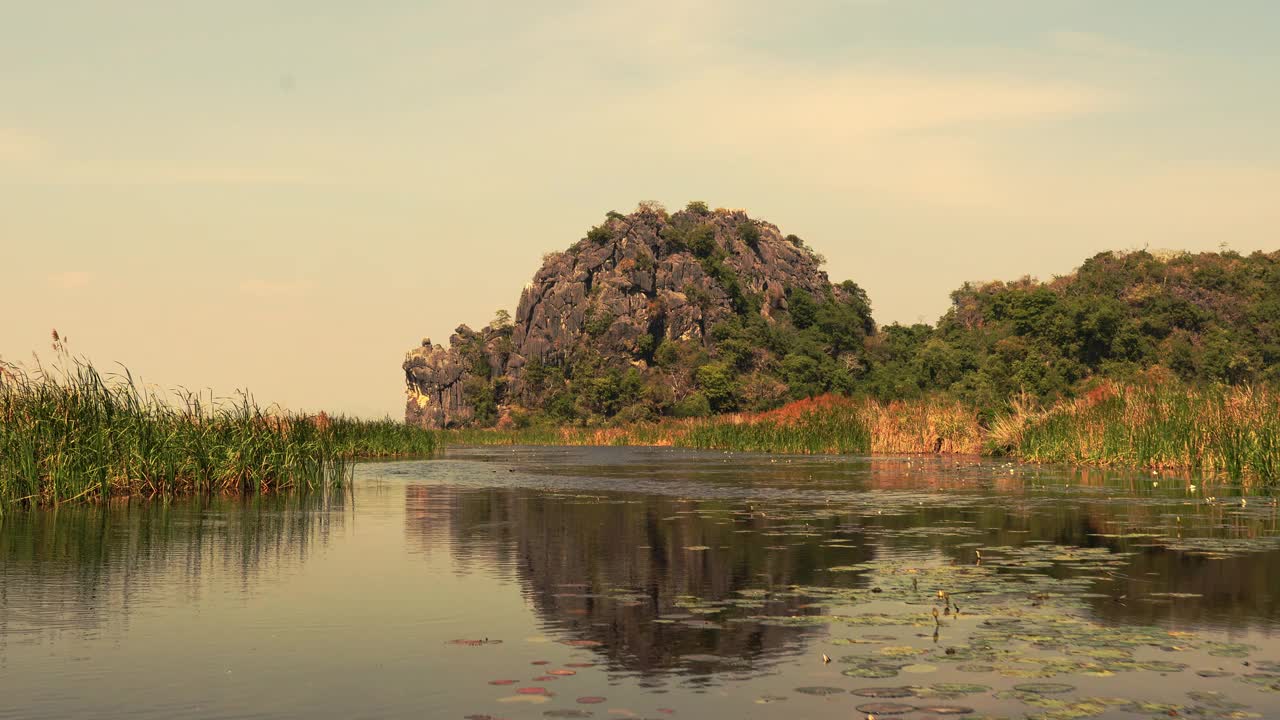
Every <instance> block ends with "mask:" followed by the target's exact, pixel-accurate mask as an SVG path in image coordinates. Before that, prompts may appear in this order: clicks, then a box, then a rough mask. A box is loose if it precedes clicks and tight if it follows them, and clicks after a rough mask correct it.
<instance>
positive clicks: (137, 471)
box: [0, 360, 435, 507]
mask: <svg viewBox="0 0 1280 720" xmlns="http://www.w3.org/2000/svg"><path fill="white" fill-rule="evenodd" d="M434 449H435V436H434V434H433V433H431V432H428V431H425V430H420V429H415V428H410V427H407V426H405V425H402V424H400V423H396V422H392V421H390V420H385V421H377V422H367V421H360V420H352V419H346V418H330V417H328V416H326V415H324V414H321V415H318V416H306V415H300V414H289V413H283V414H281V413H267V412H264V411H263V410H262V409H261V408H259V407H258V406H257V405H256V404H255V403H254V402H253V401H252V399H251V398H249V397H248V396H247V395H242V396H241V397H240V398H238V399H237V400H235V401H225V402H214V401H212V400H209V399H206V398H202V397H201V396H199V395H195V394H190V393H186V394H182V395H181V396H180V400H179V402H177V403H169V402H166V401H164V400H162V399H161V398H159V397H158V396H157V395H156V394H155V393H153V392H150V391H146V390H143V389H142V388H140V387H139V385H138V384H137V383H136V382H134V380H133V378H132V377H131V376H129V375H128V374H127V372H126V373H125V374H124V375H123V376H122V377H120V378H115V379H107V378H104V377H103V376H102V375H101V374H100V373H99V372H98V371H97V370H96V369H95V368H94V367H93V366H92V365H91V364H89V363H87V362H83V361H78V360H73V361H70V362H69V363H67V364H64V367H63V369H61V370H56V371H55V370H48V369H45V368H43V367H41V368H38V369H36V370H35V371H32V372H26V371H22V370H18V369H17V368H13V367H8V366H0V507H3V505H9V504H14V503H20V504H57V503H62V502H67V501H71V500H80V499H103V498H108V497H112V496H119V495H178V494H192V493H215V492H216V493H240V494H244V493H263V492H271V491H279V490H290V489H312V490H314V489H321V488H323V489H331V488H334V487H340V486H342V484H343V483H344V482H345V481H346V479H347V478H348V476H349V474H350V471H351V468H352V464H353V461H355V460H356V459H358V458H368V457H386V456H403V455H427V454H430V453H431V452H432V451H433V450H434Z"/></svg>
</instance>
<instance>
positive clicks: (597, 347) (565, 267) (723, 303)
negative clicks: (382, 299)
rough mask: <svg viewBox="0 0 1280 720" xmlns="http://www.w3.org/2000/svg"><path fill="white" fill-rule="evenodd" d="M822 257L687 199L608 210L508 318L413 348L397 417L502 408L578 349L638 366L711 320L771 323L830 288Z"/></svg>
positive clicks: (757, 224) (445, 422)
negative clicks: (796, 301)
mask: <svg viewBox="0 0 1280 720" xmlns="http://www.w3.org/2000/svg"><path fill="white" fill-rule="evenodd" d="M820 262H821V260H820V258H819V257H817V256H816V255H815V254H813V253H812V252H811V251H809V250H808V249H807V248H805V247H804V245H803V243H802V242H801V241H800V240H799V239H798V238H796V237H795V236H786V237H784V236H783V235H782V233H781V232H780V231H779V230H778V228H777V227H775V226H773V225H771V224H769V223H766V222H761V221H758V220H753V219H751V218H749V217H748V216H747V215H746V213H744V212H742V211H737V210H733V211H731V210H723V209H721V210H715V211H711V210H708V209H706V208H705V207H703V206H701V205H700V204H696V203H695V204H691V205H690V207H689V208H687V209H686V210H682V211H680V212H677V213H674V214H670V215H669V214H668V213H667V212H666V211H664V210H662V209H661V208H660V207H657V206H652V205H642V206H641V208H640V209H638V210H637V211H636V212H634V213H632V214H630V215H625V216H624V215H620V214H617V213H610V215H609V218H608V219H607V220H606V221H605V222H604V223H603V224H602V225H600V226H598V227H596V228H593V229H592V230H591V231H590V232H589V233H588V235H587V237H585V238H583V239H582V240H579V241H578V242H577V243H575V244H574V245H573V246H572V247H570V248H569V249H568V250H566V251H564V252H559V253H551V254H549V255H547V256H546V257H545V259H544V262H543V264H542V267H541V268H540V269H539V270H538V272H537V273H536V274H535V275H534V277H533V281H532V282H531V283H530V284H529V285H527V286H526V287H525V289H524V292H523V293H522V294H521V296H520V301H519V304H518V305H517V307H516V312H515V315H514V317H511V318H510V319H509V321H506V319H505V318H504V319H503V321H499V322H496V323H495V324H493V325H490V326H489V327H486V328H484V329H482V330H480V331H474V330H471V329H469V328H467V327H466V326H462V327H459V328H458V329H457V331H456V332H455V334H454V335H453V336H452V337H451V338H450V343H449V346H448V347H443V346H441V345H433V344H432V343H431V342H430V340H424V341H423V343H422V346H421V347H419V348H414V349H413V350H411V351H410V352H409V353H408V355H407V357H406V359H405V361H404V366H403V367H404V371H405V380H406V383H407V389H408V403H407V406H406V411H405V418H406V420H407V421H408V422H410V423H414V424H417V425H422V426H425V427H449V426H458V425H465V424H467V423H469V422H471V421H472V420H473V419H475V418H476V416H477V412H483V413H486V414H492V413H495V412H496V413H498V414H501V412H502V410H503V409H504V408H507V407H511V406H520V405H523V404H526V403H527V402H528V401H529V399H530V396H531V393H532V392H533V391H534V388H531V387H530V383H529V382H528V381H527V380H528V378H527V377H526V376H527V374H528V372H527V371H528V368H529V367H530V366H531V365H534V366H536V367H538V368H539V371H538V377H541V375H542V372H543V370H544V369H545V368H548V367H552V368H555V367H565V366H566V365H567V364H569V363H571V362H572V361H573V360H574V358H575V357H580V356H582V355H583V354H584V353H590V354H591V357H593V358H599V362H600V363H603V364H604V365H606V366H612V367H618V368H637V369H639V370H640V371H641V372H644V371H646V370H648V369H649V368H650V366H651V364H652V363H653V361H654V352H655V350H656V349H657V348H658V347H659V346H661V345H662V344H663V343H664V342H669V341H683V342H686V343H703V344H705V343H706V342H707V338H708V334H709V333H710V331H711V329H712V328H713V327H715V326H716V325H717V324H718V323H721V322H724V321H727V320H730V319H731V318H734V317H735V316H744V315H750V314H759V315H760V316H762V317H763V318H765V319H766V320H769V321H772V319H773V318H774V316H775V315H776V314H778V313H779V312H785V310H786V308H787V303H788V295H789V293H793V292H795V291H797V290H803V291H805V292H806V293H808V294H809V295H810V296H812V297H831V296H832V295H833V293H834V294H835V295H837V296H838V295H840V294H841V293H842V292H843V290H842V288H841V287H840V286H834V287H833V286H832V285H831V283H830V282H829V280H828V279H827V276H826V273H824V272H823V271H822V270H820V269H819V263H820ZM486 388H487V389H486ZM477 403H485V404H493V405H494V406H495V407H486V408H478V407H477Z"/></svg>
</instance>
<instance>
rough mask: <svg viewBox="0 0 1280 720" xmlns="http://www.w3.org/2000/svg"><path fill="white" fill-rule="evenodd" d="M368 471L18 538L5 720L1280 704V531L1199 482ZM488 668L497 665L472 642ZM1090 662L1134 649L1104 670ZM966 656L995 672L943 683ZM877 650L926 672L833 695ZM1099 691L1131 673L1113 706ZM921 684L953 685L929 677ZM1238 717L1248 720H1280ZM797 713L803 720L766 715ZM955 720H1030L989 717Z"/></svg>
mask: <svg viewBox="0 0 1280 720" xmlns="http://www.w3.org/2000/svg"><path fill="white" fill-rule="evenodd" d="M358 472H359V476H360V480H359V482H358V484H357V487H356V491H355V494H354V496H351V497H347V498H335V499H331V500H328V501H326V499H324V498H310V499H307V498H296V497H293V498H265V499H254V500H249V501H244V502H241V501H231V500H224V499H212V500H195V501H191V502H179V503H172V504H163V503H150V504H147V503H132V504H130V503H125V504H118V505H112V506H107V507H99V508H94V507H76V508H61V509H58V510H55V511H38V512H27V513H13V514H9V515H6V516H4V517H3V518H0V687H3V688H5V692H4V693H0V719H7V718H10V717H14V718H17V717H22V718H29V717H38V718H55V717H71V716H82V715H86V714H95V715H98V716H111V717H114V716H121V717H123V716H129V717H134V718H156V719H157V720H158V719H159V718H162V717H163V718H172V717H297V716H307V717H325V718H328V717H333V718H338V717H350V716H362V717H406V716H423V715H424V714H425V715H426V716H429V717H466V716H468V715H479V716H485V715H490V716H493V717H503V718H510V719H511V720H516V719H517V718H537V717H543V715H542V713H543V711H544V710H551V711H567V710H572V709H577V708H576V698H578V697H589V696H593V695H607V696H608V697H609V703H610V705H607V706H604V707H602V708H600V710H601V712H597V714H596V717H603V716H604V712H607V711H608V710H612V709H614V708H615V707H616V708H618V709H620V710H625V711H632V710H634V712H635V713H636V716H638V717H655V716H658V715H659V714H660V713H659V711H658V708H661V707H669V708H676V707H678V708H679V712H680V714H681V716H688V717H716V716H754V717H761V718H767V719H770V720H777V719H779V718H785V717H848V715H849V710H850V706H849V704H848V699H849V698H850V697H851V696H849V695H847V694H845V695H844V696H843V697H844V701H843V704H841V703H837V702H835V700H832V701H831V702H829V703H828V702H827V701H826V700H824V699H823V698H822V697H819V696H806V695H804V693H802V692H798V691H797V688H802V687H807V688H808V689H814V687H815V686H836V687H837V688H838V689H840V692H843V693H847V692H848V690H849V689H854V688H858V687H866V686H871V685H876V686H878V685H897V684H902V685H906V684H911V685H916V684H921V685H924V684H929V683H937V682H943V683H956V682H970V683H971V682H972V681H975V680H976V681H978V682H979V683H980V684H981V685H982V686H986V685H990V686H991V687H992V689H993V691H1007V690H1009V689H1010V688H1011V687H1013V686H1014V685H1015V684H1017V683H1020V682H1022V681H1024V680H1025V679H1026V678H1027V677H1029V676H1023V675H1016V674H1010V673H1011V672H1012V673H1017V672H1022V671H1024V670H1025V667H1028V666H1034V667H1035V668H1042V667H1043V665H1034V663H1035V662H1037V661H1052V662H1053V663H1057V665H1056V666H1055V667H1058V668H1061V667H1063V663H1077V664H1072V665H1070V667H1071V669H1070V670H1055V671H1054V672H1059V675H1057V676H1056V678H1057V680H1067V681H1069V682H1071V683H1073V684H1079V685H1082V686H1083V685H1090V687H1089V688H1088V689H1087V692H1089V693H1091V694H1093V695H1097V696H1114V695H1117V694H1122V693H1128V692H1131V691H1133V692H1135V693H1136V692H1137V690H1138V689H1141V690H1142V695H1143V697H1146V698H1162V697H1163V694H1164V693H1167V691H1166V689H1165V686H1166V685H1167V684H1168V683H1169V682H1170V680H1169V678H1171V677H1173V675H1172V673H1173V672H1182V673H1183V674H1182V675H1180V676H1178V681H1179V683H1186V684H1188V688H1187V689H1188V690H1189V689H1190V688H1191V686H1192V685H1195V684H1196V683H1200V686H1199V689H1202V690H1206V691H1207V690H1213V691H1215V692H1216V691H1217V690H1224V689H1225V690H1231V689H1235V688H1236V686H1237V685H1238V686H1241V687H1244V684H1243V683H1238V682H1236V681H1235V680H1233V679H1230V678H1228V679H1225V680H1224V679H1221V678H1218V677H1217V676H1213V677H1210V676H1200V675H1197V674H1196V672H1197V671H1199V670H1205V669H1208V670H1221V671H1222V672H1228V671H1234V672H1236V673H1238V674H1240V675H1243V674H1245V673H1247V672H1252V671H1250V670H1241V669H1240V666H1239V662H1240V660H1241V659H1242V658H1241V657H1239V656H1235V655H1225V656H1223V655H1214V654H1213V652H1214V651H1222V650H1224V648H1223V647H1222V645H1221V642H1220V641H1222V640H1224V639H1230V640H1236V639H1239V640H1240V641H1242V642H1245V643H1253V644H1256V645H1257V646H1258V648H1257V649H1256V653H1255V651H1253V650H1250V651H1249V652H1251V653H1255V654H1253V655H1249V657H1248V659H1249V661H1250V662H1252V663H1253V666H1252V668H1253V670H1256V671H1258V672H1262V673H1271V672H1272V671H1271V670H1265V669H1264V667H1274V668H1277V669H1276V670H1275V671H1274V672H1275V673H1276V674H1277V677H1278V678H1280V643H1278V642H1276V641H1274V640H1270V636H1271V634H1272V631H1273V630H1274V629H1275V628H1276V627H1277V623H1278V622H1280V607H1277V595H1278V594H1280V591H1277V590H1276V588H1277V585H1276V583H1275V579H1274V578H1275V577H1276V576H1277V573H1280V522H1278V518H1277V509H1276V508H1275V507H1274V506H1273V505H1271V504H1269V503H1268V502H1267V501H1266V500H1265V499H1262V498H1250V499H1249V501H1248V502H1247V503H1245V504H1243V505H1242V504H1240V502H1239V499H1238V497H1237V496H1234V495H1232V493H1233V492H1236V491H1235V490H1232V489H1224V488H1213V489H1212V490H1211V491H1206V490H1204V489H1203V488H1204V483H1203V481H1202V480H1199V479H1196V480H1191V479H1182V480H1178V479H1175V478H1166V477H1160V478H1152V477H1150V476H1149V475H1147V476H1143V475H1139V474H1123V473H1104V472H1098V471H1089V472H1084V471H1077V472H1064V471H1061V470H1054V469H1050V468H1040V467H1024V466H1009V465H1003V464H998V463H991V462H982V461H972V460H970V461H959V462H957V461H955V460H954V459H948V460H942V459H938V458H923V459H921V458H874V459H866V458H822V457H814V458H783V457H776V458H775V457H770V456H750V455H728V454H719V453H689V452H682V451H669V450H652V449H621V448H606V449H537V450H530V449H516V450H515V451H512V450H510V449H505V450H492V449H485V450H470V451H464V452H460V451H451V452H450V454H449V456H448V457H446V458H444V459H442V460H435V461H430V462H406V463H387V464H376V465H366V466H362V467H361V468H360V469H359V471H358ZM1191 484H1195V485H1197V487H1198V489H1197V490H1192V489H1191V488H1190V487H1189V486H1190V485H1191ZM1208 495H1215V496H1217V497H1219V498H1228V497H1231V498H1235V499H1233V500H1229V501H1217V502H1209V501H1208V500H1207V496H1208ZM979 553H981V561H982V563H983V564H982V565H981V566H978V565H977V563H978V562H979V559H980V558H979ZM917 570H919V571H920V574H919V575H918V577H919V578H923V579H922V580H921V581H920V587H918V588H917V587H916V586H915V584H914V578H916V577H917V575H915V574H914V573H915V571H917ZM946 588H951V589H957V588H961V594H957V596H956V598H955V602H956V604H958V605H963V606H964V608H965V612H966V613H967V614H970V613H971V614H972V618H973V619H972V620H970V619H968V617H969V616H968V615H966V618H965V619H958V618H955V616H954V615H953V614H952V613H953V612H954V610H953V608H952V607H951V605H950V603H948V604H947V605H943V606H942V608H943V609H944V611H945V612H944V615H943V617H942V620H941V621H940V622H939V623H938V625H937V629H939V630H940V634H941V638H940V639H936V640H935V639H934V638H931V637H930V632H931V631H932V630H934V629H935V627H934V622H935V621H934V620H933V619H932V618H931V617H930V615H929V611H930V609H931V607H938V601H937V600H936V599H935V598H934V597H933V592H934V590H935V589H946ZM877 589H880V590H881V593H879V594H877V593H876V592H875V591H876V590H877ZM965 592H968V593H969V594H968V595H967V596H966V595H965V594H963V593H965ZM1046 593H1060V595H1058V596H1057V597H1055V598H1053V599H1049V600H1043V597H1044V596H1045V595H1046ZM1042 601H1043V602H1042ZM984 613H985V614H984ZM877 616H878V617H879V618H880V619H876V618H877ZM859 617H863V618H868V619H870V620H871V622H867V623H862V622H861V621H860V620H859V619H858V618H859ZM985 618H997V619H999V624H997V625H995V626H994V627H993V626H989V625H985V624H984V623H985ZM1100 627H1101V628H1113V629H1116V630H1117V633H1114V634H1112V635H1110V636H1107V635H1105V633H1103V632H1102V631H1100V630H1099V629H1098V628H1100ZM1001 628H1003V630H1002V629H1001ZM1168 630H1177V631H1189V632H1190V633H1192V634H1196V635H1198V636H1199V639H1186V638H1188V637H1189V636H1183V635H1181V634H1180V635H1179V636H1178V637H1179V638H1184V639H1182V640H1179V644H1183V643H1185V644H1186V645H1188V646H1189V647H1191V648H1192V649H1190V650H1187V651H1185V652H1183V651H1179V652H1180V653H1181V654H1179V655H1177V656H1176V657H1178V658H1180V660H1179V662H1180V663H1182V664H1184V665H1185V668H1184V669H1183V670H1176V671H1175V670H1169V669H1167V668H1169V667H1172V665H1171V664H1170V663H1169V662H1168V661H1167V660H1166V659H1165V658H1164V657H1162V656H1161V654H1163V653H1165V652H1166V651H1170V650H1168V649H1167V648H1164V647H1161V646H1160V644H1161V643H1166V642H1167V639H1168V638H1169V637H1171V636H1170V635H1169V634H1168V632H1166V631H1168ZM993 633H994V634H995V636H996V637H998V638H999V639H998V640H991V638H992V637H993ZM1224 636H1225V637H1224ZM468 638H471V639H476V640H480V639H483V638H493V639H497V640H501V641H502V642H501V643H495V644H483V643H480V644H475V645H472V644H468V643H465V642H464V643H455V642H453V641H455V640H459V639H468ZM1099 638H1103V639H1107V638H1109V641H1110V642H1113V643H1120V645H1121V646H1122V647H1107V648H1104V650H1105V651H1106V652H1107V653H1109V655H1106V656H1102V657H1094V656H1090V655H1086V654H1085V653H1084V652H1083V651H1086V650H1088V649H1089V648H1087V647H1082V646H1087V645H1088V644H1089V643H1092V642H1095V641H1098V639H1099ZM1117 638H1118V639H1117ZM1211 642H1218V643H1219V644H1218V645H1212V644H1209V643H1211ZM876 643H878V644H876ZM984 643H995V644H998V645H1000V647H1001V649H1003V648H1004V646H1005V645H1018V646H1019V648H1018V650H1017V654H1016V655H1012V654H1011V655H1008V656H1005V655H999V654H998V653H994V652H992V653H987V652H986V651H985V650H983V646H984ZM953 645H954V646H958V647H959V648H960V651H959V652H962V653H966V654H968V655H971V656H975V657H977V656H980V655H984V654H989V655H990V657H977V659H976V660H975V659H973V658H970V659H969V662H970V663H973V664H978V665H980V664H982V663H986V664H989V665H990V668H989V669H987V670H985V671H982V672H981V673H979V674H976V675H974V674H969V673H970V672H971V671H970V670H960V669H959V668H958V666H957V663H950V664H948V663H949V660H948V656H947V655H946V654H944V651H945V648H948V647H951V646H953ZM883 650H892V651H893V652H898V653H910V659H908V656H907V655H903V656H902V657H901V658H898V660H900V662H897V661H895V662H896V666H895V667H892V668H889V669H892V671H893V672H894V673H897V672H898V671H899V669H901V671H902V673H903V674H902V675H895V676H894V677H896V679H893V680H890V679H887V678H883V679H882V677H881V676H879V675H872V676H866V675H847V674H842V672H847V671H848V670H859V671H863V672H881V671H885V670H886V668H887V667H888V666H887V665H886V663H888V661H886V660H885V659H884V658H885V656H884V655H883V653H882V651H883ZM1225 650H1227V651H1228V652H1235V651H1236V648H1225ZM823 652H826V653H828V654H829V655H830V656H832V657H833V659H834V662H832V663H831V664H830V665H826V664H823V663H822V662H821V660H820V654H821V653H823ZM1010 652H1011V653H1013V651H1010ZM1170 652H1171V651H1170ZM917 653H918V655H917ZM1130 656H1131V657H1130ZM847 657H856V658H862V659H863V660H865V659H866V658H868V657H871V658H878V659H877V660H876V661H875V662H874V663H866V662H864V663H863V664H856V663H855V662H854V661H847ZM1157 657H1158V658H1159V659H1160V660H1165V661H1166V662H1165V664H1164V665H1159V664H1157V665H1154V667H1156V668H1158V669H1157V670H1151V669H1150V668H1151V667H1153V666H1152V665H1150V663H1152V661H1153V660H1156V659H1157ZM1170 657H1173V656H1170ZM916 658H920V661H919V662H914V664H915V665H918V666H919V667H916V668H913V669H912V670H906V669H905V664H906V663H908V662H913V661H914V660H915V659H916ZM1082 658H1083V659H1082ZM978 660H980V661H981V662H980V663H979V662H978ZM1130 660H1132V661H1133V662H1135V663H1148V665H1146V666H1143V669H1137V670H1135V669H1134V668H1133V667H1125V666H1124V664H1125V663H1128V662H1130ZM1266 660H1270V661H1276V662H1275V663H1274V664H1271V663H1264V662H1263V661H1266ZM926 661H927V662H926ZM1085 662H1109V663H1113V664H1114V665H1113V667H1114V668H1115V669H1116V677H1115V678H1114V682H1112V683H1110V684H1107V682H1105V681H1104V680H1103V679H1102V678H1100V677H1098V676H1094V675H1084V674H1083V673H1082V671H1081V668H1084V667H1086V666H1085V665H1081V664H1078V663H1085ZM535 663H537V664H535ZM542 663H549V665H547V666H545V670H550V669H557V668H559V669H569V668H573V669H576V670H577V674H576V675H573V676H569V675H559V676H554V675H547V676H544V675H542V673H543V672H544V671H545V670H544V665H543V664H542ZM1029 663H1031V664H1033V665H1028V664H1029ZM888 664H890V665H893V664H895V663H888ZM931 667H932V669H930V668H931ZM1179 667H1181V666H1179ZM921 668H924V670H925V671H927V672H931V673H933V674H929V675H922V676H913V675H910V673H911V672H914V671H916V670H920V669H921ZM1223 668H1225V670H1223ZM1092 669H1096V668H1092V666H1090V670H1092ZM1161 673H1165V674H1163V675H1162V674H1161ZM1254 674H1255V675H1256V674H1257V673H1254ZM1121 675H1123V677H1122V676H1121ZM571 677H572V678H573V679H570V678H571ZM1030 677H1038V678H1041V679H1043V678H1045V677H1049V676H1047V675H1041V676H1030ZM548 678H551V679H548ZM1144 678H1145V679H1144ZM504 679H509V680H510V681H511V682H513V683H514V682H519V683H521V685H519V686H515V687H521V686H523V685H525V684H530V683H534V684H537V685H540V686H541V685H545V686H548V687H552V688H553V690H556V692H557V695H558V696H557V697H548V699H546V700H545V702H546V703H547V704H546V705H545V707H544V706H535V705H526V704H524V703H525V701H527V700H528V698H527V697H525V698H523V699H522V696H519V695H518V694H516V693H515V692H514V689H515V688H513V687H511V686H508V685H491V684H490V681H491V680H503V681H505V680H504ZM1252 680H1266V681H1267V682H1270V681H1271V678H1270V677H1269V676H1268V677H1263V678H1258V677H1254V678H1252ZM1211 683H1218V684H1217V685H1213V684H1211ZM1268 687H1269V686H1268ZM558 688H565V690H564V691H563V692H562V693H561V691H559V690H558ZM819 689H821V688H820V687H819ZM1244 689H1245V690H1246V691H1247V692H1245V693H1243V694H1242V697H1241V699H1242V700H1244V701H1246V702H1248V703H1251V704H1252V705H1251V706H1252V707H1253V708H1254V709H1256V710H1268V711H1269V710H1280V701H1276V698H1275V697H1272V696H1261V695H1257V694H1255V695H1249V694H1248V693H1262V692H1264V691H1263V690H1254V689H1252V687H1246V688H1244ZM1277 689H1278V690H1280V687H1278V688H1277ZM1084 692H1085V689H1083V688H1082V690H1081V693H1084ZM1268 692H1269V690H1268ZM659 694H661V698H662V699H661V701H659V700H658V699H657V698H655V697H654V696H655V695H659ZM781 695H790V696H791V700H789V701H788V703H789V705H772V704H766V705H757V704H756V701H757V700H758V699H761V698H765V699H767V698H769V697H774V696H781ZM1276 697H1280V696H1276ZM512 698H515V700H517V701H519V702H515V701H513V700H512ZM935 699H936V698H935ZM965 702H966V703H969V704H972V705H975V706H978V705H980V706H981V708H982V712H985V713H990V714H994V715H996V716H1022V715H1024V714H1025V712H1023V710H1024V709H1023V708H1019V707H1018V706H1017V705H1016V703H1017V702H1020V701H1018V700H1016V698H1015V699H1010V698H1008V697H1005V698H1001V697H999V696H997V695H995V694H993V693H987V694H985V695H983V694H979V695H977V696H970V697H966V698H965ZM613 703H617V705H616V706H615V705H613ZM735 703H736V704H735ZM801 703H809V704H806V705H802V704H801ZM724 708H728V709H724ZM621 714H622V713H619V715H621ZM566 716H571V715H566ZM1208 716H1211V715H1206V717H1208ZM1270 716H1271V715H1267V717H1270Z"/></svg>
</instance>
